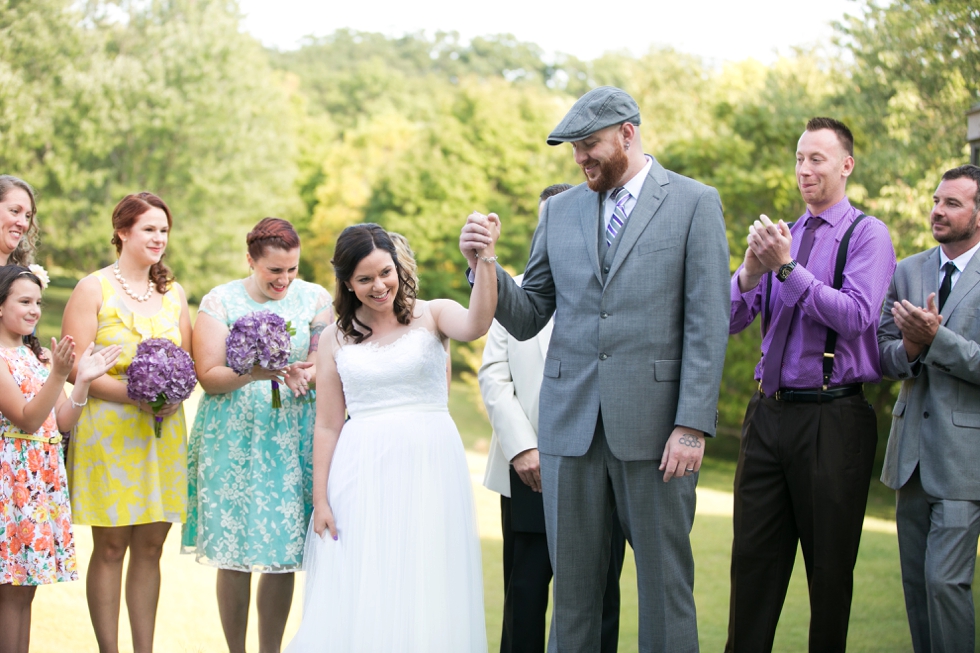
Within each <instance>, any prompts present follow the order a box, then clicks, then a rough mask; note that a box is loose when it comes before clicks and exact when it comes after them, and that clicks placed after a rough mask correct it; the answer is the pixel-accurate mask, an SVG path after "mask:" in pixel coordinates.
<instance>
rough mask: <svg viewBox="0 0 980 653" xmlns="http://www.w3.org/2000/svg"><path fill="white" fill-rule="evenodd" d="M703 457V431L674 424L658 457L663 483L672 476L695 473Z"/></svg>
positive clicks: (681, 476)
mask: <svg viewBox="0 0 980 653" xmlns="http://www.w3.org/2000/svg"><path fill="white" fill-rule="evenodd" d="M702 459H704V433H702V432H701V431H698V430H695V429H689V428H685V427H683V426H675V427H674V430H673V431H671V433H670V438H669V439H668V440H667V446H666V447H664V455H663V456H661V458H660V471H662V472H663V473H664V483H666V482H667V481H669V480H670V479H672V478H683V477H685V476H691V475H692V474H695V473H697V471H698V470H699V469H701V461H702Z"/></svg>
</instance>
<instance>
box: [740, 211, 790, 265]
mask: <svg viewBox="0 0 980 653" xmlns="http://www.w3.org/2000/svg"><path fill="white" fill-rule="evenodd" d="M747 240H748V243H749V247H750V248H751V249H752V253H753V254H754V255H755V259H756V260H757V261H758V262H759V264H760V265H762V266H763V267H765V269H766V270H772V271H773V272H775V271H776V270H778V269H779V268H780V267H781V266H783V265H785V264H786V263H789V262H790V261H792V260H793V257H792V255H791V254H790V245H791V244H792V243H793V236H792V235H791V234H790V232H789V226H788V225H787V224H786V223H785V222H783V221H782V220H780V221H779V222H778V223H774V222H773V221H772V220H770V219H769V217H768V216H766V215H760V216H759V219H758V220H756V221H755V222H753V223H752V224H751V225H750V226H749V236H748V238H747ZM748 260H749V259H748V255H746V263H748ZM759 274H762V272H760V273H759Z"/></svg>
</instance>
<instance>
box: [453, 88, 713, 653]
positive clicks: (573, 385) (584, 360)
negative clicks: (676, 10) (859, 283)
mask: <svg viewBox="0 0 980 653" xmlns="http://www.w3.org/2000/svg"><path fill="white" fill-rule="evenodd" d="M639 124H640V111H639V107H638V106H637V105H636V102H635V101H634V100H633V98H632V97H630V96H629V95H628V94H627V93H626V92H624V91H622V90H620V89H618V88H612V87H608V86H604V87H600V88H597V89H593V90H592V91H589V92H588V93H586V94H585V95H584V96H582V97H581V98H580V99H579V100H578V101H577V102H576V103H575V104H574V105H573V106H572V108H571V110H570V111H569V112H568V113H567V114H566V116H565V118H564V119H562V121H561V122H560V123H559V125H558V126H557V127H556V128H555V130H554V131H553V132H552V133H551V135H549V137H548V143H549V144H550V145H557V144H559V143H565V142H568V143H571V144H572V150H573V152H574V155H575V161H576V163H578V164H579V166H580V167H581V168H582V171H583V172H584V173H585V177H586V183H584V184H581V185H579V186H576V187H575V188H573V189H571V190H568V191H565V192H564V193H562V194H561V195H558V196H556V197H553V198H551V199H549V200H548V202H547V203H546V204H545V207H544V210H543V211H542V213H541V219H540V222H539V224H538V228H537V230H536V231H535V234H534V239H533V241H532V243H531V256H530V259H529V261H528V264H527V267H526V269H525V273H524V280H523V284H522V285H521V286H518V285H517V284H516V283H514V281H513V280H512V279H511V278H510V276H509V275H508V274H507V273H506V271H504V270H503V268H501V267H499V266H498V267H497V281H498V285H499V288H500V290H499V301H498V305H497V312H496V318H497V320H498V321H499V322H500V323H501V324H502V325H503V326H504V327H505V328H506V329H507V330H508V331H509V332H510V333H511V334H512V335H514V336H515V337H516V338H518V339H520V340H526V339H528V338H531V337H533V336H534V335H535V334H536V333H538V332H539V331H540V330H541V329H542V328H544V326H545V325H546V324H547V322H548V320H549V318H550V317H551V316H552V314H554V316H555V321H554V330H553V332H552V336H551V344H550V347H549V350H548V356H547V358H546V360H545V364H544V381H543V383H542V385H541V395H540V406H539V417H538V421H539V430H538V450H539V455H540V466H541V482H542V490H543V497H544V510H545V523H546V530H547V535H548V549H549V553H550V555H551V560H552V566H553V568H554V574H555V575H554V583H553V594H554V612H553V617H552V626H551V637H550V640H549V644H548V649H549V651H551V652H552V653H555V652H559V651H560V652H562V653H567V652H572V651H581V652H582V653H593V652H595V651H598V650H599V641H600V632H601V613H602V596H603V590H604V587H605V582H606V577H607V570H608V566H609V552H610V538H611V534H612V519H613V508H614V507H615V508H616V509H618V512H619V519H620V523H621V525H622V527H623V531H624V532H625V533H626V537H627V539H628V540H629V542H630V544H631V545H632V548H633V551H634V556H635V560H636V569H637V584H638V590H639V592H638V593H639V627H640V632H639V650H640V651H642V652H644V653H647V652H652V651H663V652H668V651H669V652H670V653H685V652H691V651H697V650H698V632H697V620H696V613H695V606H694V593H693V587H694V560H693V558H692V555H691V544H690V532H691V526H692V523H693V521H694V503H695V485H696V483H697V471H698V469H699V468H700V466H701V458H702V456H703V454H704V439H705V435H713V434H714V430H715V427H716V421H717V417H716V416H717V410H716V408H717V402H718V388H719V385H720V383H721V372H722V367H723V365H724V359H725V347H726V344H727V340H728V313H729V301H728V274H729V269H728V260H729V259H728V241H727V237H726V234H725V222H724V218H723V216H722V210H721V202H720V200H719V197H718V193H717V191H715V190H714V189H713V188H710V187H708V186H705V185H703V184H700V183H698V182H696V181H693V180H691V179H688V178H686V177H682V176H680V175H678V174H675V173H673V172H670V171H668V170H665V169H664V168H663V167H662V166H661V165H660V164H659V163H658V162H657V161H656V159H654V158H653V157H652V156H649V155H647V154H644V153H643V146H642V143H641V141H640V130H639ZM485 225H486V216H483V215H482V214H479V213H474V214H472V215H471V216H470V217H469V218H468V220H467V224H466V225H465V226H464V227H463V232H462V234H461V236H460V250H461V251H462V252H463V254H464V255H465V256H466V258H467V260H468V262H469V264H470V266H471V267H474V268H475V266H477V265H489V264H493V263H494V261H493V260H492V259H491V258H490V257H480V256H479V251H480V250H481V249H482V248H483V247H484V246H485V245H486V244H487V242H488V241H487V230H486V226H485Z"/></svg>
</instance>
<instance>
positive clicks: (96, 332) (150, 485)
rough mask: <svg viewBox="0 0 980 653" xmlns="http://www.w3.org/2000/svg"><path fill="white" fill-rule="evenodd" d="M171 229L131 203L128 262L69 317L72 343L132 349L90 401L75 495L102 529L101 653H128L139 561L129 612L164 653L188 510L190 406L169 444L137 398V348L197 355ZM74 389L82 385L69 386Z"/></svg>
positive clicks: (148, 207) (73, 479)
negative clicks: (161, 642)
mask: <svg viewBox="0 0 980 653" xmlns="http://www.w3.org/2000/svg"><path fill="white" fill-rule="evenodd" d="M171 223H172V219H171V215H170V209H169V208H168V207H167V205H166V204H165V203H164V201H163V200H161V199H160V198H159V197H157V196H156V195H153V194H152V193H147V192H143V193H138V194H135V195H127V196H126V197H125V198H123V200H122V201H121V202H119V204H118V205H117V206H116V208H115V210H114V211H113V212H112V227H113V231H114V233H113V236H112V242H113V244H114V245H115V246H116V252H117V253H118V256H119V258H118V259H117V261H116V262H115V263H114V264H113V265H110V266H108V267H105V268H102V269H101V270H99V271H97V272H95V273H93V274H91V275H89V276H87V277H85V278H84V279H82V280H81V281H80V282H79V283H78V285H77V286H76V287H75V290H74V291H73V292H72V294H71V298H70V299H69V300H68V305H67V306H66V307H65V314H64V322H63V323H62V334H63V335H71V336H72V337H73V338H74V339H75V346H76V348H80V350H81V351H84V350H85V348H86V347H88V344H89V343H90V342H93V341H94V342H95V344H96V348H98V347H103V346H107V345H114V344H117V345H121V346H122V348H123V353H122V354H121V355H120V356H119V360H118V361H117V362H116V365H115V366H114V367H113V368H112V369H111V370H109V373H108V374H106V375H105V376H103V377H101V378H99V379H97V380H96V381H95V382H94V383H93V384H92V387H91V390H90V391H89V394H90V397H91V398H90V399H89V402H88V405H87V406H86V407H85V409H84V411H83V412H82V415H81V417H80V418H79V421H78V426H77V427H76V432H75V434H74V436H73V437H72V438H71V442H70V445H69V453H68V485H69V490H70V494H71V510H72V517H73V519H74V522H75V524H88V525H91V526H92V540H93V543H94V551H93V552H92V559H91V561H90V562H89V566H88V573H87V577H86V582H85V589H86V595H87V597H88V607H89V614H90V616H91V619H92V626H93V628H94V629H95V637H96V639H97V640H98V643H99V651H100V653H118V640H119V603H120V595H121V586H122V576H123V558H124V557H125V555H126V552H127V550H128V551H129V556H130V557H129V567H128V569H127V574H126V605H127V608H128V609H129V621H130V626H131V628H132V637H133V650H134V651H136V653H148V652H149V651H152V650H153V630H154V626H155V624H156V608H157V601H158V599H159V596H160V554H161V553H162V551H163V543H164V541H165V540H166V539H167V533H168V532H169V531H170V525H171V524H173V523H180V522H182V521H184V517H185V515H186V510H187V445H186V427H185V423H184V411H183V408H182V406H181V404H168V405H165V406H164V407H163V408H162V409H161V410H160V412H159V413H158V415H160V416H162V417H163V424H162V426H163V429H162V431H163V432H162V434H161V436H160V437H159V438H157V437H154V433H153V422H154V418H153V411H152V409H151V408H150V406H149V405H147V404H145V403H137V402H134V401H133V400H132V399H130V398H129V397H128V396H127V393H126V371H127V368H128V367H129V364H130V362H131V361H132V359H133V356H134V355H135V354H136V346H137V345H138V344H139V343H140V342H141V341H143V340H145V339H148V338H168V339H170V340H172V341H173V342H174V343H176V344H177V345H180V346H181V347H183V348H184V349H185V350H187V351H188V352H190V350H191V320H190V314H189V312H188V309H187V299H186V297H185V295H184V290H183V289H182V288H181V287H180V285H179V284H177V283H176V282H175V281H174V278H173V274H172V273H171V271H170V269H169V268H168V267H167V266H166V265H164V263H163V261H162V259H163V255H164V252H165V251H166V248H167V238H168V236H169V233H170V227H171ZM69 380H71V381H74V376H71V377H69Z"/></svg>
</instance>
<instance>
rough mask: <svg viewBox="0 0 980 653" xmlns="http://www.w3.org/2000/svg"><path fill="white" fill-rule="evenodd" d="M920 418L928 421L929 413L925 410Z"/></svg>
mask: <svg viewBox="0 0 980 653" xmlns="http://www.w3.org/2000/svg"><path fill="white" fill-rule="evenodd" d="M922 416H923V417H925V418H926V419H929V411H928V410H927V411H926V412H924V413H922Z"/></svg>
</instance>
